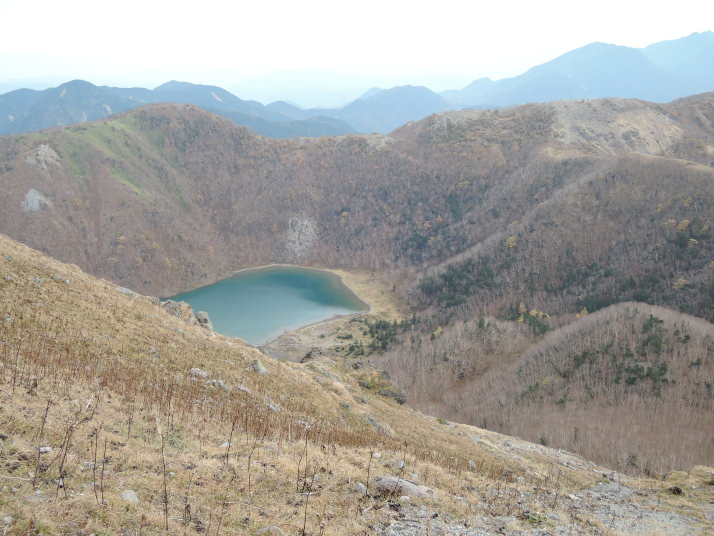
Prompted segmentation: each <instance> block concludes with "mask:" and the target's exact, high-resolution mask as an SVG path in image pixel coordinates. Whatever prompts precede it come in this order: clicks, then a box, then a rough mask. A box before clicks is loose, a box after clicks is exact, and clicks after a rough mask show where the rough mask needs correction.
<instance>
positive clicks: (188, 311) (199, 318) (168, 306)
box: [161, 300, 213, 331]
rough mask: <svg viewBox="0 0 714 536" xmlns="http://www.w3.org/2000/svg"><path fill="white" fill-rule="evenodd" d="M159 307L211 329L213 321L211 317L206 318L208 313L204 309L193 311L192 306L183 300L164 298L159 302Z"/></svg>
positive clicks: (187, 320) (193, 324)
mask: <svg viewBox="0 0 714 536" xmlns="http://www.w3.org/2000/svg"><path fill="white" fill-rule="evenodd" d="M161 307H163V308H164V310H166V311H168V312H169V313H171V314H172V315H174V316H176V317H178V318H183V319H184V320H185V321H186V322H188V323H189V324H191V325H192V326H195V325H196V324H198V325H199V326H201V327H202V328H204V329H207V330H208V331H213V323H212V322H211V319H210V318H208V313H207V312H206V311H199V312H198V313H194V312H193V308H192V307H191V306H190V305H189V304H188V303H186V302H184V301H179V302H177V301H174V300H166V301H165V302H162V303H161Z"/></svg>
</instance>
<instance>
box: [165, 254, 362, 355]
mask: <svg viewBox="0 0 714 536" xmlns="http://www.w3.org/2000/svg"><path fill="white" fill-rule="evenodd" d="M171 299H173V300H181V301H185V302H187V303H189V304H190V305H191V307H193V310H194V311H206V312H207V313H208V316H209V317H210V318H211V322H213V329H214V330H215V331H217V332H219V333H223V334H224V335H228V336H229V337H240V338H241V339H244V340H246V341H248V342H249V343H250V344H252V345H260V344H263V343H265V342H267V341H268V340H270V339H273V338H275V337H277V336H278V335H280V334H281V333H283V332H285V331H290V330H292V329H296V328H298V327H301V326H305V325H308V324H312V323H314V322H319V321H321V320H326V319H328V318H330V317H332V316H335V315H344V314H352V313H356V312H360V311H366V310H367V309H368V307H367V305H366V304H365V303H364V302H362V301H361V300H359V299H358V298H357V297H356V296H355V295H354V294H353V293H352V292H351V291H350V290H349V289H348V288H347V287H346V286H345V285H343V284H342V282H341V281H340V278H339V277H337V276H336V275H335V274H333V273H330V272H325V271H321V270H310V269H307V268H297V267H291V266H271V267H268V268H259V269H256V270H247V271H245V272H240V273H238V274H236V275H235V276H233V277H231V278H229V279H223V280H222V281H218V282H217V283H214V284H213V285H209V286H207V287H202V288H199V289H196V290H192V291H190V292H185V293H183V294H179V295H177V296H174V297H172V298H171Z"/></svg>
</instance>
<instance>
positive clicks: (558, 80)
mask: <svg viewBox="0 0 714 536" xmlns="http://www.w3.org/2000/svg"><path fill="white" fill-rule="evenodd" d="M712 58H714V32H703V33H694V34H691V35H689V36H688V37H683V38H681V39H676V40H671V41H661V42H659V43H655V44H652V45H650V46H648V47H646V48H642V49H636V48H630V47H624V46H617V45H610V44H605V43H591V44H589V45H586V46H584V47H582V48H578V49H576V50H572V51H570V52H568V53H566V54H563V55H562V56H559V57H558V58H555V59H554V60H552V61H550V62H547V63H544V64H542V65H538V66H536V67H533V68H531V69H530V70H528V71H526V72H525V73H523V74H521V75H519V76H515V77H512V78H504V79H501V80H496V81H494V80H491V79H489V78H480V79H478V80H475V81H474V82H472V83H471V84H469V85H468V86H466V87H465V88H463V89H458V90H449V91H444V92H442V93H441V94H437V93H435V92H433V91H431V90H429V89H428V88H426V87H423V86H411V85H405V86H399V87H394V88H391V89H380V88H371V89H369V90H368V91H366V92H365V93H364V94H362V95H361V96H360V97H359V98H357V99H356V100H354V101H353V102H351V103H350V104H348V105H346V106H344V107H341V108H312V109H302V108H299V107H297V106H294V105H292V104H289V103H287V102H284V101H278V102H274V103H271V104H268V105H263V104H261V103H259V102H255V101H246V100H242V99H240V98H238V97H237V96H235V95H233V94H232V93H230V92H228V91H226V90H225V89H222V88H220V87H217V86H207V85H196V84H191V83H187V82H176V81H172V82H168V83H166V84H163V85H161V86H159V87H157V88H155V89H153V90H151V89H144V88H116V87H106V86H95V85H93V84H91V83H89V82H84V81H81V80H75V81H72V82H68V83H66V84H62V85H60V86H58V87H55V88H50V89H46V90H43V91H38V90H32V89H18V90H15V91H11V92H9V93H5V94H3V95H0V134H13V133H24V132H31V131H35V130H41V129H45V128H49V127H54V126H62V125H68V124H72V123H78V122H83V121H92V120H96V119H103V118H105V117H108V116H109V115H112V114H115V113H120V112H124V111H127V110H129V109H131V108H135V107H138V106H142V105H146V104H153V103H159V102H177V103H186V104H193V105H196V106H199V107H201V108H203V109H205V110H207V111H210V112H213V113H215V114H218V115H222V116H224V117H226V118H228V119H230V120H232V121H233V122H234V123H236V124H238V125H243V126H246V127H248V128H250V129H252V130H253V131H255V132H257V133H259V134H262V135H264V136H269V137H274V138H288V137H295V136H308V137H319V136H333V135H341V134H352V133H357V132H364V133H370V132H381V133H388V132H391V131H392V130H394V129H395V128H398V127H399V126H401V125H403V124H405V123H407V122H410V121H416V120H419V119H422V118H424V117H426V116H428V115H430V114H433V113H438V112H443V111H447V110H453V109H460V108H498V107H504V106H512V105H517V104H524V103H528V102H550V101H556V100H576V99H596V98H606V97H623V98H639V99H644V100H648V101H654V102H667V101H671V100H673V99H676V98H680V97H684V96H687V95H692V94H696V93H702V92H707V91H713V90H714V69H712Z"/></svg>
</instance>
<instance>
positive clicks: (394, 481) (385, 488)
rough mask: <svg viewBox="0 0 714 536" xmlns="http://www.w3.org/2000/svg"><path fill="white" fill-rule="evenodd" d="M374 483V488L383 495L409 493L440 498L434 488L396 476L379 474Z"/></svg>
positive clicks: (410, 494)
mask: <svg viewBox="0 0 714 536" xmlns="http://www.w3.org/2000/svg"><path fill="white" fill-rule="evenodd" d="M373 484H374V489H375V490H376V491H377V492H379V493H380V494H382V495H408V496H409V497H410V498H416V499H424V498H429V499H438V498H439V495H438V494H437V493H436V492H435V491H434V490H433V489H431V488H428V487H426V486H422V485H421V484H418V483H416V482H412V481H411V480H405V479H403V478H399V477H396V476H390V475H382V476H377V477H375V478H374V480H373Z"/></svg>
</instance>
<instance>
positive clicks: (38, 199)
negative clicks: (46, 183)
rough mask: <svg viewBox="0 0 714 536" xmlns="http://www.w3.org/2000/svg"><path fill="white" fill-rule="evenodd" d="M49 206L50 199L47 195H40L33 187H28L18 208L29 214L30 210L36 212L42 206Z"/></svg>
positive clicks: (50, 203) (50, 204)
mask: <svg viewBox="0 0 714 536" xmlns="http://www.w3.org/2000/svg"><path fill="white" fill-rule="evenodd" d="M51 206H52V201H50V200H49V199H48V198H47V197H45V196H44V195H42V194H41V193H40V192H38V191H37V190H35V189H34V188H30V189H29V190H28V191H27V194H26V195H25V199H23V201H22V203H21V204H20V210H22V212H23V213H24V214H29V213H31V212H38V211H40V210H42V209H43V208H49V207H51Z"/></svg>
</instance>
